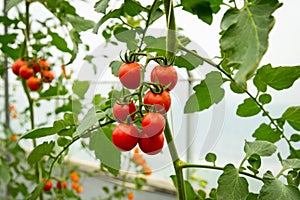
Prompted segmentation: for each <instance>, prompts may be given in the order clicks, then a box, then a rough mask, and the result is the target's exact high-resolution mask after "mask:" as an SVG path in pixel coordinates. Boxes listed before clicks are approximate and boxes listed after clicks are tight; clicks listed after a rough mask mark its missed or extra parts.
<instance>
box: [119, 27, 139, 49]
mask: <svg viewBox="0 0 300 200" xmlns="http://www.w3.org/2000/svg"><path fill="white" fill-rule="evenodd" d="M113 33H114V36H115V38H116V39H117V40H118V41H120V42H125V43H126V44H127V48H128V49H129V50H135V48H136V47H137V42H136V39H135V37H136V31H135V30H131V29H128V28H125V27H123V26H120V25H117V26H116V27H115V28H114V31H113Z"/></svg>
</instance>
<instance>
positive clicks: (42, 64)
mask: <svg viewBox="0 0 300 200" xmlns="http://www.w3.org/2000/svg"><path fill="white" fill-rule="evenodd" d="M38 64H39V66H40V68H41V69H43V70H49V69H50V63H49V62H48V61H47V60H45V59H39V60H38ZM41 69H40V70H41Z"/></svg>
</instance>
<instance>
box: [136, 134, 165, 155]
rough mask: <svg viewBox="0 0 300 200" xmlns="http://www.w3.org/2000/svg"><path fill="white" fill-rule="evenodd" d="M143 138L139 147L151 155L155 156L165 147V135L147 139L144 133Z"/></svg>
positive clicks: (140, 139)
mask: <svg viewBox="0 0 300 200" xmlns="http://www.w3.org/2000/svg"><path fill="white" fill-rule="evenodd" d="M141 135H142V136H141V137H140V138H139V142H138V143H139V147H140V149H141V150H142V151H143V152H144V153H146V154H149V155H155V154H158V153H159V152H161V150H162V148H163V146H164V141H165V139H164V135H163V134H162V133H161V134H157V135H155V136H152V137H147V135H146V134H144V133H143V132H142V133H141Z"/></svg>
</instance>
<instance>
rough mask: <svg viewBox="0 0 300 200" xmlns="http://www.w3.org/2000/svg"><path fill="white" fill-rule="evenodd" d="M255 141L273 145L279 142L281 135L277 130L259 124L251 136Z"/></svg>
mask: <svg viewBox="0 0 300 200" xmlns="http://www.w3.org/2000/svg"><path fill="white" fill-rule="evenodd" d="M252 136H253V137H254V138H256V140H265V141H268V142H272V143H275V142H277V141H279V140H280V138H281V133H280V131H278V130H277V129H273V128H272V127H270V126H269V125H268V124H265V123H263V124H261V125H260V126H259V127H258V128H257V129H256V130H255V131H254V133H253V135H252Z"/></svg>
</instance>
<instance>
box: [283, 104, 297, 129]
mask: <svg viewBox="0 0 300 200" xmlns="http://www.w3.org/2000/svg"><path fill="white" fill-rule="evenodd" d="M282 119H284V120H286V121H287V122H288V123H289V125H290V126H291V127H293V128H294V129H295V130H297V131H300V106H293V107H289V108H288V109H287V110H286V111H285V112H284V113H283V115H282Z"/></svg>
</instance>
